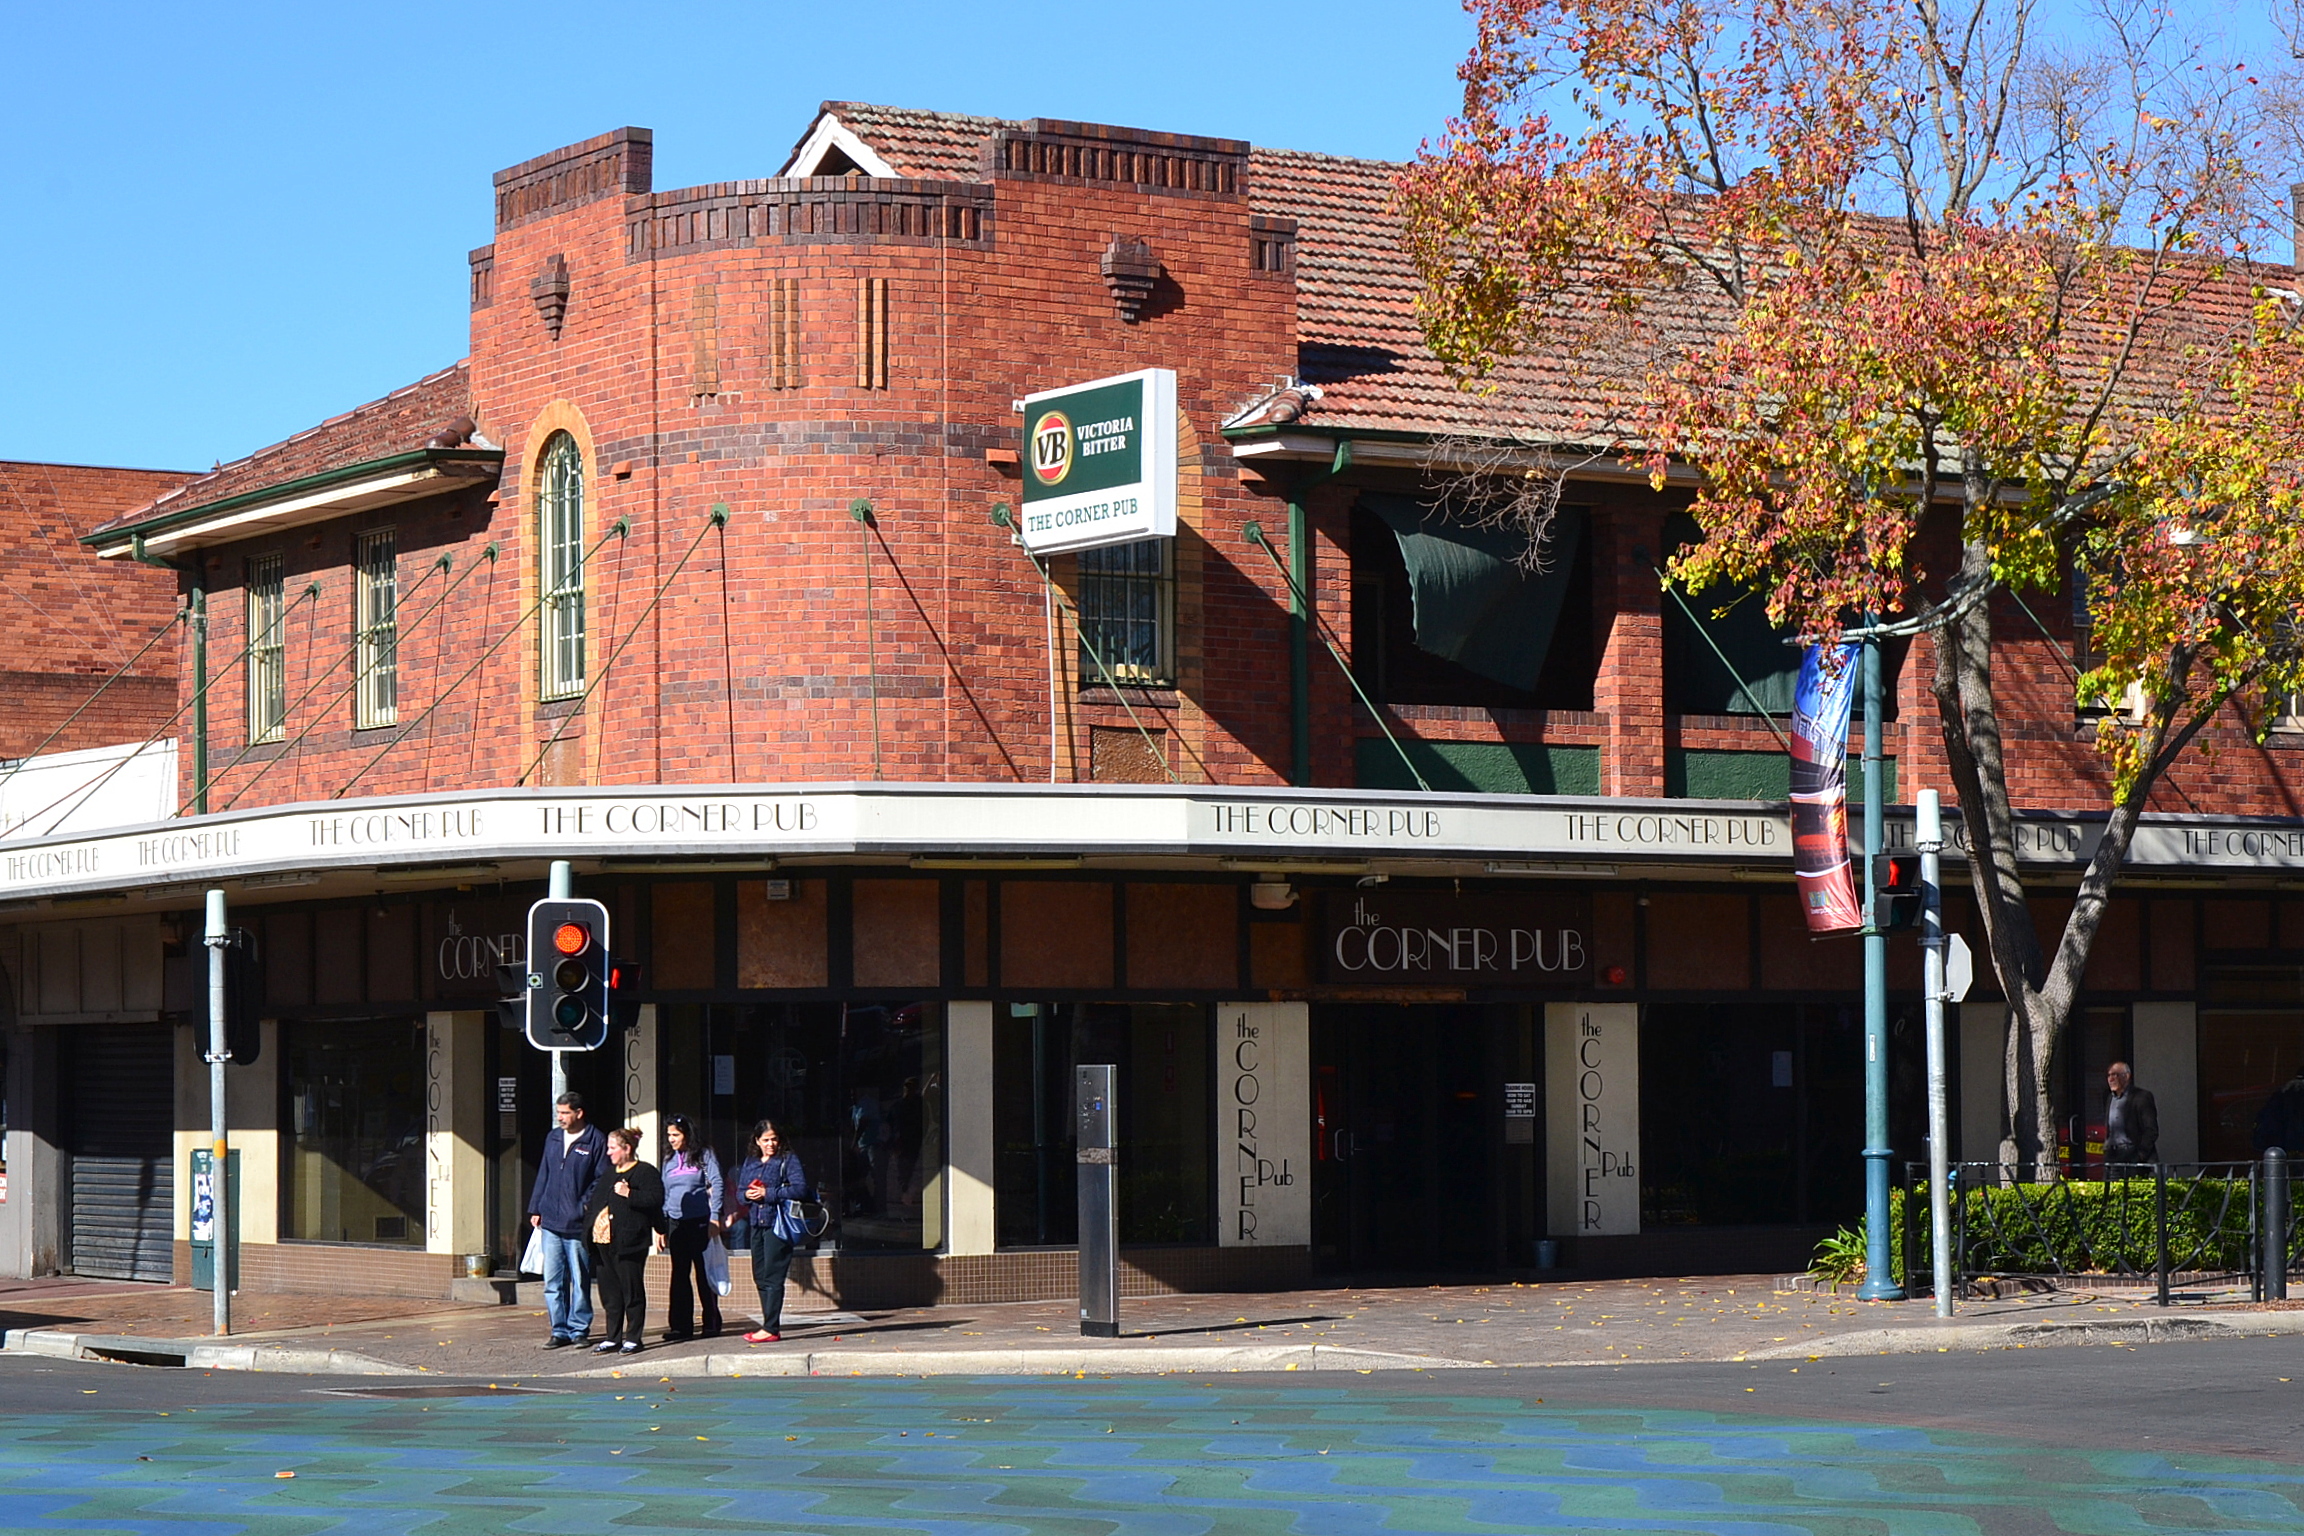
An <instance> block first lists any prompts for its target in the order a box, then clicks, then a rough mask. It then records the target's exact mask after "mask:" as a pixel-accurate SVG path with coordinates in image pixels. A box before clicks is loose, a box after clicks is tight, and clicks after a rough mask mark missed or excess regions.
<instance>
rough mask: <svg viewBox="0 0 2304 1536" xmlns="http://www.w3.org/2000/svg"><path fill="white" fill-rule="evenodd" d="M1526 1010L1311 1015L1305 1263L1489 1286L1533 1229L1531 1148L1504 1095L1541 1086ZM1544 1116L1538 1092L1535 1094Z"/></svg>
mask: <svg viewBox="0 0 2304 1536" xmlns="http://www.w3.org/2000/svg"><path fill="white" fill-rule="evenodd" d="M1540 1015H1541V1010H1540V1009H1538V1008H1532V1007H1529V1006H1526V1005H1523V1004H1516V1003H1505V1004H1491V1003H1453V1004H1405V1005H1403V1004H1346V1005H1315V1006H1314V1008H1313V1009H1312V1019H1311V1026H1312V1038H1311V1047H1312V1141H1313V1146H1312V1252H1313V1260H1314V1262H1315V1264H1316V1265H1317V1266H1318V1267H1319V1268H1320V1269H1321V1270H1323V1271H1324V1272H1327V1273H1331V1274H1361V1275H1375V1274H1397V1275H1407V1274H1495V1273H1499V1272H1501V1271H1503V1270H1505V1269H1507V1268H1509V1267H1512V1266H1513V1265H1515V1264H1524V1263H1526V1262H1527V1258H1528V1245H1529V1244H1530V1243H1531V1242H1532V1241H1533V1238H1534V1235H1535V1233H1536V1231H1537V1228H1538V1223H1539V1221H1540V1220H1541V1216H1542V1211H1541V1205H1540V1202H1541V1190H1540V1186H1539V1182H1538V1169H1539V1165H1538V1162H1537V1155H1536V1142H1535V1140H1534V1138H1533V1135H1532V1134H1531V1133H1532V1132H1533V1130H1534V1126H1533V1124H1532V1123H1530V1124H1529V1129H1528V1131H1526V1132H1523V1135H1524V1136H1526V1137H1527V1138H1528V1139H1525V1140H1523V1139H1517V1138H1516V1139H1513V1140H1511V1141H1509V1142H1508V1141H1507V1139H1506V1138H1507V1129H1506V1126H1507V1122H1506V1120H1505V1116H1504V1097H1505V1095H1504V1088H1505V1085H1506V1084H1507V1083H1528V1082H1530V1081H1532V1080H1534V1079H1535V1078H1536V1075H1537V1071H1536V1061H1537V1055H1536V1049H1535V1047H1536V1036H1535V1030H1536V1023H1537V1020H1538V1018H1539V1017H1540ZM1538 1093H1539V1097H1538V1100H1537V1102H1539V1103H1540V1102H1541V1101H1542V1100H1541V1086H1540V1085H1539V1089H1538Z"/></svg>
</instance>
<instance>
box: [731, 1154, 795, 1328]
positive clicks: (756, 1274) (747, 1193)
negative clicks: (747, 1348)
mask: <svg viewBox="0 0 2304 1536" xmlns="http://www.w3.org/2000/svg"><path fill="white" fill-rule="evenodd" d="M752 1144H753V1145H754V1146H755V1147H757V1148H759V1149H760V1155H759V1156H757V1157H753V1158H748V1159H746V1160H745V1163H744V1166H743V1168H742V1169H741V1170H739V1171H738V1173H737V1175H736V1195H737V1199H738V1201H739V1202H740V1204H739V1207H738V1209H739V1212H740V1215H739V1219H740V1220H742V1221H743V1222H744V1224H745V1229H746V1232H747V1235H748V1240H749V1242H750V1246H751V1249H752V1283H753V1284H754V1285H757V1286H758V1287H759V1288H760V1326H759V1327H758V1328H757V1329H755V1330H753V1331H752V1332H750V1333H748V1334H746V1335H744V1342H745V1343H747V1344H774V1343H776V1342H777V1341H778V1340H780V1339H782V1338H783V1337H784V1335H783V1332H782V1331H781V1330H782V1328H783V1323H784V1277H785V1275H786V1274H787V1273H789V1272H790V1270H791V1268H792V1249H793V1246H794V1244H796V1243H798V1242H799V1241H800V1240H801V1239H803V1238H804V1237H806V1235H807V1230H808V1229H807V1223H806V1221H805V1220H804V1219H803V1218H802V1216H801V1215H800V1212H799V1208H798V1202H799V1201H802V1200H805V1199H807V1198H808V1197H809V1190H808V1174H807V1172H806V1171H805V1170H804V1169H802V1168H801V1166H800V1159H799V1157H798V1155H797V1154H795V1153H792V1152H789V1151H786V1150H785V1147H784V1138H783V1136H782V1135H781V1134H780V1133H779V1132H778V1131H777V1129H776V1122H775V1121H773V1120H763V1121H761V1122H760V1123H759V1124H758V1125H756V1126H754V1127H752Z"/></svg>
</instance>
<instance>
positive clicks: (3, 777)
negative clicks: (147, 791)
mask: <svg viewBox="0 0 2304 1536" xmlns="http://www.w3.org/2000/svg"><path fill="white" fill-rule="evenodd" d="M191 611H192V610H191V609H189V608H178V609H177V610H176V611H175V612H174V613H171V614H169V615H168V618H167V621H166V622H165V623H163V624H162V625H161V626H160V627H159V628H158V629H156V630H154V631H152V638H151V639H149V640H147V641H145V642H144V644H143V645H142V646H141V647H139V648H138V649H137V652H136V654H135V655H133V656H131V657H129V658H128V659H127V660H126V661H124V662H122V663H120V666H119V668H118V670H116V671H115V672H114V673H113V674H112V675H111V676H110V677H108V678H106V679H104V681H102V682H100V683H98V684H97V685H96V691H95V692H94V693H92V694H90V695H88V697H86V698H85V699H82V700H81V701H80V707H79V708H78V709H76V710H74V711H72V713H70V714H68V715H66V716H65V717H64V721H63V723H62V724H61V725H59V726H57V727H56V729H54V730H52V731H50V732H49V733H48V734H47V735H46V736H45V737H43V738H42V739H41V742H40V745H38V746H36V747H34V748H33V749H32V750H31V751H29V752H27V753H25V754H24V755H23V756H22V757H20V758H18V759H17V760H16V761H15V763H14V764H13V765H12V766H10V768H9V769H8V771H7V772H6V773H0V785H5V784H6V783H7V782H8V781H9V780H10V779H12V778H14V777H16V775H18V774H19V773H22V772H23V771H24V770H25V769H26V768H29V767H30V766H32V759H34V758H36V757H38V756H39V755H40V754H41V753H43V752H45V751H47V750H48V747H49V744H50V743H52V742H53V741H55V739H56V738H57V737H59V736H61V735H63V734H64V733H65V731H67V730H69V729H70V728H71V725H72V722H73V721H75V720H77V719H79V718H80V717H81V716H82V715H84V714H86V713H88V711H89V709H90V707H92V706H93V705H94V704H95V702H96V701H97V700H98V699H100V698H102V697H104V690H105V689H107V688H109V687H111V686H112V685H113V684H114V683H116V682H118V681H120V679H122V678H124V677H126V676H127V675H128V673H129V672H130V671H131V670H132V669H133V668H134V667H135V665H136V663H138V662H140V661H142V660H143V659H144V656H145V653H146V652H148V651H150V650H151V649H152V647H154V646H156V645H158V644H159V643H160V641H161V639H162V637H164V636H165V635H166V634H167V633H168V631H170V630H171V629H174V628H175V627H176V626H177V625H178V624H180V623H182V622H183V621H184V620H185V619H186V618H187V617H189V616H190V614H191Z"/></svg>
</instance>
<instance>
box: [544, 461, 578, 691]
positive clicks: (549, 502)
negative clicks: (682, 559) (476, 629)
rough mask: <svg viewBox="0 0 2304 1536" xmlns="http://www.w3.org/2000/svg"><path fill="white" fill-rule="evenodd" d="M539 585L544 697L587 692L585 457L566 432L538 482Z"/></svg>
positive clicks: (545, 463) (545, 462)
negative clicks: (585, 653)
mask: <svg viewBox="0 0 2304 1536" xmlns="http://www.w3.org/2000/svg"><path fill="white" fill-rule="evenodd" d="M536 547H537V548H538V549H539V550H540V551H541V552H542V555H543V559H542V563H541V565H540V567H539V569H538V572H537V580H538V582H539V584H540V586H541V588H542V591H541V594H540V595H541V596H542V598H543V619H544V633H543V642H544V643H543V653H544V655H543V661H544V675H543V685H544V697H545V698H547V699H566V698H573V697H575V696H576V695H577V694H580V693H582V692H583V691H584V453H583V450H582V449H580V448H578V447H577V446H576V439H575V438H573V437H571V436H569V435H568V434H567V433H565V432H555V433H554V434H552V439H551V441H550V442H548V443H546V444H545V445H544V459H543V464H542V466H541V471H540V473H539V474H538V475H537V477H536Z"/></svg>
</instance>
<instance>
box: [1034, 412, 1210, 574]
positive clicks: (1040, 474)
mask: <svg viewBox="0 0 2304 1536" xmlns="http://www.w3.org/2000/svg"><path fill="white" fill-rule="evenodd" d="M1023 524H1024V547H1025V548H1026V549H1029V550H1031V551H1033V552H1034V553H1035V554H1056V553H1059V552H1061V551H1064V550H1071V549H1096V548H1099V547H1101V546H1103V545H1106V544H1130V543H1134V542H1135V541H1136V540H1138V539H1155V538H1157V539H1166V538H1174V537H1175V536H1176V373H1175V370H1174V369H1170V368H1146V369H1143V370H1142V371H1140V372H1137V373H1124V374H1121V375H1120V376H1118V377H1117V378H1110V379H1094V380H1091V381H1090V382H1088V383H1086V384H1073V385H1070V386H1067V387H1066V388H1063V389H1049V390H1042V391H1041V392H1040V393H1039V394H1036V395H1026V396H1025V397H1024V517H1023Z"/></svg>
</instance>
